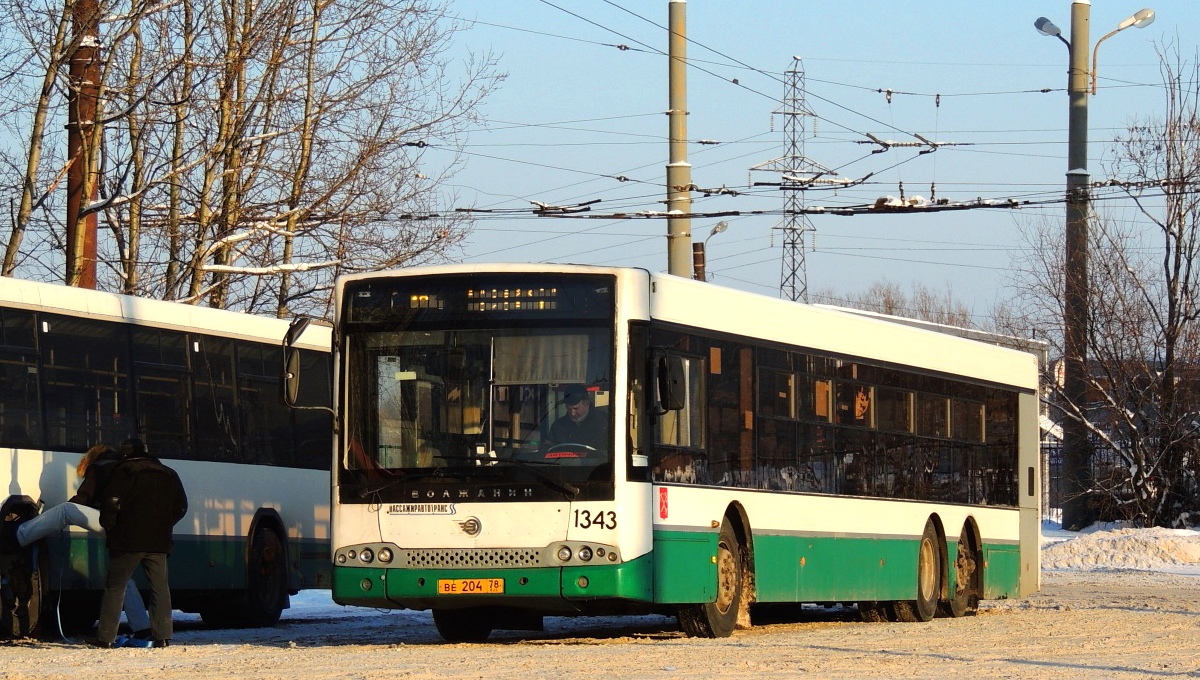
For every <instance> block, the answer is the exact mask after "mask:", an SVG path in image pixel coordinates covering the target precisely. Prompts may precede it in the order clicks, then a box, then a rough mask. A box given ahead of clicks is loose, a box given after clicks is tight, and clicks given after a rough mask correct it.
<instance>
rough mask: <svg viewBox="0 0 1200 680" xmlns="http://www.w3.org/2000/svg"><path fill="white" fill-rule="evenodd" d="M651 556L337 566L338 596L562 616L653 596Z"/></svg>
mask: <svg viewBox="0 0 1200 680" xmlns="http://www.w3.org/2000/svg"><path fill="white" fill-rule="evenodd" d="M653 573H654V568H653V560H652V558H651V556H650V555H643V556H642V557H640V558H638V559H635V560H632V561H629V562H623V563H621V564H596V565H595V566H590V565H589V566H571V567H527V568H516V569H397V568H379V567H360V566H353V567H352V566H338V565H335V566H334V567H333V599H334V601H335V602H337V603H339V604H343V605H354V606H358V607H376V608H385V609H458V608H466V607H516V608H524V609H532V610H539V611H544V612H547V613H550V612H562V613H563V614H572V613H578V612H580V611H581V610H583V609H585V608H586V607H585V605H586V603H589V602H595V601H601V600H618V601H626V602H630V603H634V602H638V603H649V602H651V601H652V599H653Z"/></svg>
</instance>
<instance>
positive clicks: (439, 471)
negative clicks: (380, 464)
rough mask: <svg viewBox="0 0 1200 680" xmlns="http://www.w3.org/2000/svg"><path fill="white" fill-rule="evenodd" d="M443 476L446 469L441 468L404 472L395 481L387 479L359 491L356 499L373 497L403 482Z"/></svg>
mask: <svg viewBox="0 0 1200 680" xmlns="http://www.w3.org/2000/svg"><path fill="white" fill-rule="evenodd" d="M445 476H446V469H445V468H441V467H437V468H433V469H432V470H421V471H419V472H405V473H402V474H401V475H400V476H399V477H397V478H396V479H389V480H388V481H386V482H383V483H382V484H376V485H375V486H370V487H367V488H365V489H363V490H362V491H359V492H358V497H359V498H366V497H367V496H373V495H375V494H377V493H379V492H380V491H385V490H387V489H390V488H392V487H393V486H396V485H397V484H403V483H404V482H411V481H414V480H417V479H424V478H426V477H445Z"/></svg>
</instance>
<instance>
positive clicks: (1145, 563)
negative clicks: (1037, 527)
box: [1042, 524, 1200, 576]
mask: <svg viewBox="0 0 1200 680" xmlns="http://www.w3.org/2000/svg"><path fill="white" fill-rule="evenodd" d="M1119 569H1131V570H1135V571H1156V572H1166V573H1172V574H1185V575H1192V576H1200V531H1194V530H1190V529H1163V528H1160V527H1154V528H1150V529H1125V528H1120V527H1119V526H1115V525H1094V526H1092V527H1090V528H1088V529H1087V530H1085V531H1082V532H1078V533H1076V532H1071V531H1063V530H1062V529H1060V528H1058V525H1054V524H1046V525H1044V526H1043V527H1042V570H1043V571H1067V570H1076V571H1097V570H1119Z"/></svg>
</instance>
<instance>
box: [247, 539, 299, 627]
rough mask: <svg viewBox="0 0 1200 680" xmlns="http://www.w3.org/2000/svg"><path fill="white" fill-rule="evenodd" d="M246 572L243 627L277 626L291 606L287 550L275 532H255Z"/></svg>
mask: <svg viewBox="0 0 1200 680" xmlns="http://www.w3.org/2000/svg"><path fill="white" fill-rule="evenodd" d="M246 569H247V572H246V606H245V609H244V611H243V616H242V618H243V620H244V625H246V626H249V627H251V628H260V627H268V626H274V625H275V624H276V623H279V616H280V615H281V614H283V610H284V609H286V608H287V606H288V572H287V548H286V547H285V546H284V544H283V539H281V538H280V537H279V533H278V532H276V531H275V529H273V528H271V527H268V526H260V527H258V528H257V529H255V531H254V538H253V539H252V540H251V542H250V560H249V562H248V564H247V565H246Z"/></svg>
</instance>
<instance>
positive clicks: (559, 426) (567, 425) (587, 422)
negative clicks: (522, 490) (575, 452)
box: [543, 385, 608, 453]
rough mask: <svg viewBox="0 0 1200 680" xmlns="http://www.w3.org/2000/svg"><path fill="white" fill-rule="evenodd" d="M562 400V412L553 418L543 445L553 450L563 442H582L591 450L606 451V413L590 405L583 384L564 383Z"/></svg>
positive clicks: (589, 398)
mask: <svg viewBox="0 0 1200 680" xmlns="http://www.w3.org/2000/svg"><path fill="white" fill-rule="evenodd" d="M562 403H563V405H564V406H566V407H567V413H566V415H564V416H562V417H561V418H559V419H558V420H555V421H554V424H552V425H551V426H550V432H549V436H548V437H547V438H546V439H547V441H546V442H545V443H544V444H543V446H544V447H545V448H546V449H547V450H550V449H553V448H554V447H555V446H561V445H563V444H582V445H584V446H587V447H589V448H590V449H592V450H595V451H602V452H605V453H607V451H608V414H607V413H605V412H604V410H603V409H600V408H596V407H594V406H592V401H591V395H590V394H589V392H588V390H587V388H586V387H584V386H583V385H568V386H567V387H566V388H565V389H564V390H563V398H562Z"/></svg>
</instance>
